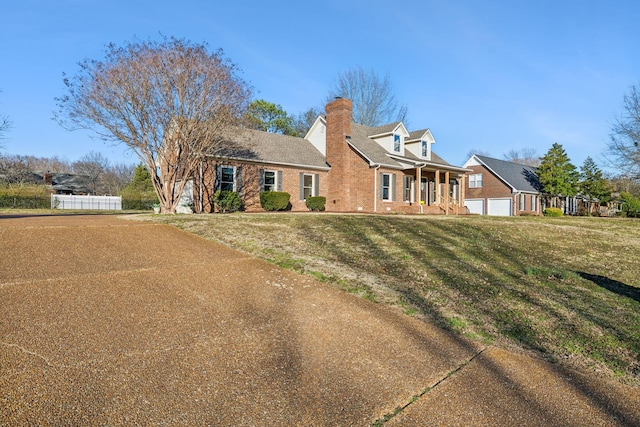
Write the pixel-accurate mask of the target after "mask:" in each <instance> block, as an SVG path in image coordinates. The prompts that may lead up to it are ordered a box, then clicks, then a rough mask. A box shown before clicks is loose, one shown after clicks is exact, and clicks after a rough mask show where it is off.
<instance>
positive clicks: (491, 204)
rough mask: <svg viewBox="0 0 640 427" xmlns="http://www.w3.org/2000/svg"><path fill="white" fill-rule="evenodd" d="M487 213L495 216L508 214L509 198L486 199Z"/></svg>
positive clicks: (509, 209) (509, 211)
mask: <svg viewBox="0 0 640 427" xmlns="http://www.w3.org/2000/svg"><path fill="white" fill-rule="evenodd" d="M487 214H488V215H496V216H510V215H511V199H488V200H487Z"/></svg>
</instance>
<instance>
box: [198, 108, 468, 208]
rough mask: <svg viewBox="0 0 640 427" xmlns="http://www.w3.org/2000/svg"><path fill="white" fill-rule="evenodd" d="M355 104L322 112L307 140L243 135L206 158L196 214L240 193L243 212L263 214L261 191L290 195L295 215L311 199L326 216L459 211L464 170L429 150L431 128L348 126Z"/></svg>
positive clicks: (259, 133) (245, 132) (264, 134)
mask: <svg viewBox="0 0 640 427" xmlns="http://www.w3.org/2000/svg"><path fill="white" fill-rule="evenodd" d="M351 111H352V103H351V101H350V100H348V99H343V98H338V99H336V100H335V101H333V102H331V103H329V104H328V105H327V106H326V115H325V116H320V117H318V118H317V119H316V121H315V123H314V124H313V126H312V127H311V129H310V130H309V131H308V132H307V135H305V137H304V138H298V137H292V136H286V135H279V134H272V133H267V132H262V131H255V130H241V131H239V132H238V133H237V134H235V135H233V136H232V137H231V138H230V140H231V142H232V144H230V145H229V147H228V148H227V149H226V150H225V151H224V152H222V153H218V154H217V155H216V156H208V157H206V158H205V159H204V160H203V161H202V163H201V168H200V171H199V176H198V177H194V179H193V183H194V184H193V185H192V186H191V187H192V189H193V206H194V209H195V211H196V212H212V211H213V204H212V194H213V193H214V192H215V191H216V190H218V189H220V190H231V191H237V192H238V193H239V194H240V196H241V198H242V200H243V203H244V209H245V210H246V211H249V212H251V211H253V212H256V211H261V210H262V208H261V206H260V199H259V193H260V192H261V191H284V192H287V193H289V194H290V195H291V210H292V211H307V210H308V209H307V207H306V204H305V199H306V198H307V197H309V196H324V197H326V199H327V201H326V210H327V211H329V212H368V213H385V212H407V213H433V214H449V213H462V212H464V211H466V209H465V208H464V188H465V172H467V169H465V168H460V167H456V166H452V165H450V164H448V163H447V162H446V161H444V160H443V159H442V158H440V157H439V156H438V155H437V154H435V153H434V152H433V151H432V145H433V144H434V143H435V139H434V138H433V135H432V134H431V132H430V131H429V130H428V129H424V130H420V131H414V132H409V131H408V130H407V129H406V127H405V126H404V124H403V123H402V122H397V123H392V124H389V125H385V126H380V127H368V126H363V125H359V124H356V123H353V122H352V121H351Z"/></svg>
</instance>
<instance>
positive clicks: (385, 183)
mask: <svg viewBox="0 0 640 427" xmlns="http://www.w3.org/2000/svg"><path fill="white" fill-rule="evenodd" d="M380 199H381V200H383V201H385V202H393V201H395V200H396V174H394V173H384V172H380Z"/></svg>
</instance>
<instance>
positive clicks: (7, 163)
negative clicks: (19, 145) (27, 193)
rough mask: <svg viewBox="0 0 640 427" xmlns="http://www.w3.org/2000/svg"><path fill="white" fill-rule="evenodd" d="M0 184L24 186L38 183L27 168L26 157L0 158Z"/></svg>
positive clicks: (27, 160)
mask: <svg viewBox="0 0 640 427" xmlns="http://www.w3.org/2000/svg"><path fill="white" fill-rule="evenodd" d="M0 183H2V184H24V183H31V184H36V183H40V182H39V181H38V180H37V177H36V176H35V175H34V174H33V173H32V170H31V168H30V167H29V159H28V157H27V156H20V155H14V156H0Z"/></svg>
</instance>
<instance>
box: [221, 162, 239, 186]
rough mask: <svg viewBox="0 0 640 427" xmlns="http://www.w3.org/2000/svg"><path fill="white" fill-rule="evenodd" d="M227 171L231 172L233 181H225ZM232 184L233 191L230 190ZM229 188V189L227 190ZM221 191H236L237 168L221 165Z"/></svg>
mask: <svg viewBox="0 0 640 427" xmlns="http://www.w3.org/2000/svg"><path fill="white" fill-rule="evenodd" d="M225 169H227V170H229V169H230V170H231V181H228V180H226V181H225V180H224V179H223V178H224V177H225ZM229 184H231V189H229V188H228V185H229ZM225 187H227V188H225ZM220 190H221V191H236V167H235V166H228V165H221V166H220Z"/></svg>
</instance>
